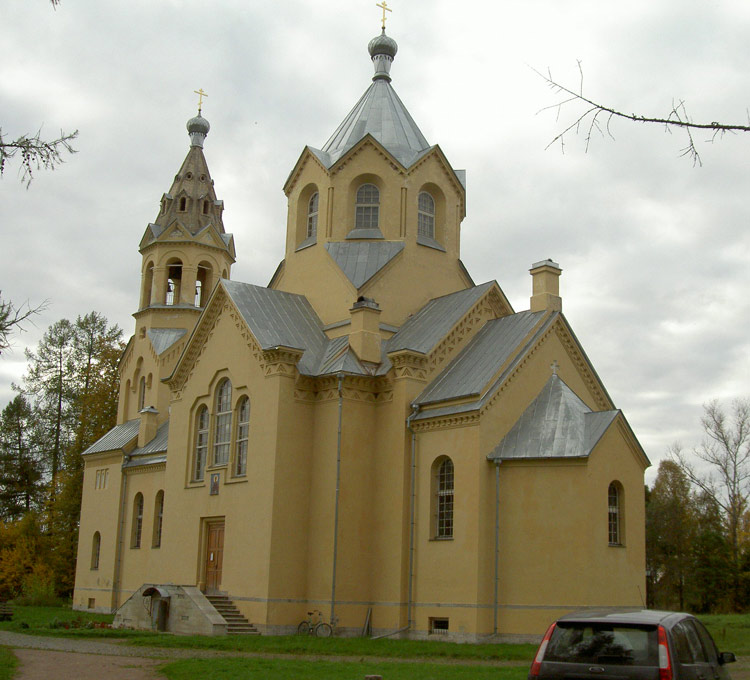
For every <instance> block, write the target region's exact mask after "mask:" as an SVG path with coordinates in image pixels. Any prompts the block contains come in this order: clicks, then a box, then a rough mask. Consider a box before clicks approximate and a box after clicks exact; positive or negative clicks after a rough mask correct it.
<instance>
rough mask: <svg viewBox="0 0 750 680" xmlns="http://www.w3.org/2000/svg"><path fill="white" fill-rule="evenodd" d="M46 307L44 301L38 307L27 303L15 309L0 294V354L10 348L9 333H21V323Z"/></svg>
mask: <svg viewBox="0 0 750 680" xmlns="http://www.w3.org/2000/svg"><path fill="white" fill-rule="evenodd" d="M46 307H47V301H46V300H45V301H44V302H42V304H41V305H39V306H38V307H31V305H29V303H28V302H26V303H24V304H22V305H21V306H20V307H16V306H14V305H13V303H12V302H10V300H3V299H2V294H1V293H0V353H2V352H3V350H6V349H8V347H10V344H11V340H10V336H11V333H13V332H14V331H23V330H24V329H23V322H24V321H26V320H27V319H28V318H29V317H31V316H34V314H38V313H39V312H41V311H43V310H44V309H45V308H46Z"/></svg>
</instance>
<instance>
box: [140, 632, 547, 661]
mask: <svg viewBox="0 0 750 680" xmlns="http://www.w3.org/2000/svg"><path fill="white" fill-rule="evenodd" d="M128 643H129V644H132V645H137V646H148V647H176V648H186V649H216V650H222V651H227V652H251V653H252V652H254V653H265V654H290V655H318V656H355V657H357V656H359V657H382V658H388V659H453V660H473V661H518V662H521V663H527V662H528V663H531V658H532V657H533V656H534V652H536V645H516V644H502V645H500V644H465V643H455V642H444V641H441V642H434V641H431V640H425V641H421V640H388V639H382V640H370V639H366V638H336V637H333V638H315V637H311V636H306V635H288V636H243V635H237V636H235V635H232V636H220V637H218V636H217V637H203V636H198V635H186V636H182V635H179V636H177V635H150V636H148V637H146V636H143V637H137V636H133V637H130V638H128Z"/></svg>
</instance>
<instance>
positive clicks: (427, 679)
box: [160, 658, 528, 680]
mask: <svg viewBox="0 0 750 680" xmlns="http://www.w3.org/2000/svg"><path fill="white" fill-rule="evenodd" d="M160 672H162V673H163V674H164V675H165V676H166V677H167V678H169V680H194V679H195V678H201V680H247V678H252V680H278V678H284V680H318V679H319V680H361V679H362V678H364V677H365V675H382V676H383V678H384V680H525V679H526V677H527V675H528V668H527V667H526V666H510V667H509V666H504V667H497V666H476V665H458V664H455V663H444V664H434V663H433V664H431V663H403V662H401V663H399V662H373V663H371V662H369V661H361V662H359V663H352V662H336V661H303V660H301V659H257V658H250V659H247V658H245V659H186V660H182V661H175V662H174V663H170V664H167V665H166V666H163V667H162V668H161V669H160Z"/></svg>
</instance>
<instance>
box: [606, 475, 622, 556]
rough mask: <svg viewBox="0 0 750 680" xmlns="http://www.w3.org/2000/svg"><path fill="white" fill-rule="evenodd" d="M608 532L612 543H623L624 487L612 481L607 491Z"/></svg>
mask: <svg viewBox="0 0 750 680" xmlns="http://www.w3.org/2000/svg"><path fill="white" fill-rule="evenodd" d="M607 533H608V536H609V544H610V545H622V487H621V486H620V484H619V483H618V482H612V483H611V484H610V485H609V490H608V491H607Z"/></svg>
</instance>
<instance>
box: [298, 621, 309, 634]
mask: <svg viewBox="0 0 750 680" xmlns="http://www.w3.org/2000/svg"><path fill="white" fill-rule="evenodd" d="M311 630H312V627H311V626H310V622H309V621H303V622H302V623H300V624H299V626H297V635H310V631H311Z"/></svg>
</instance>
